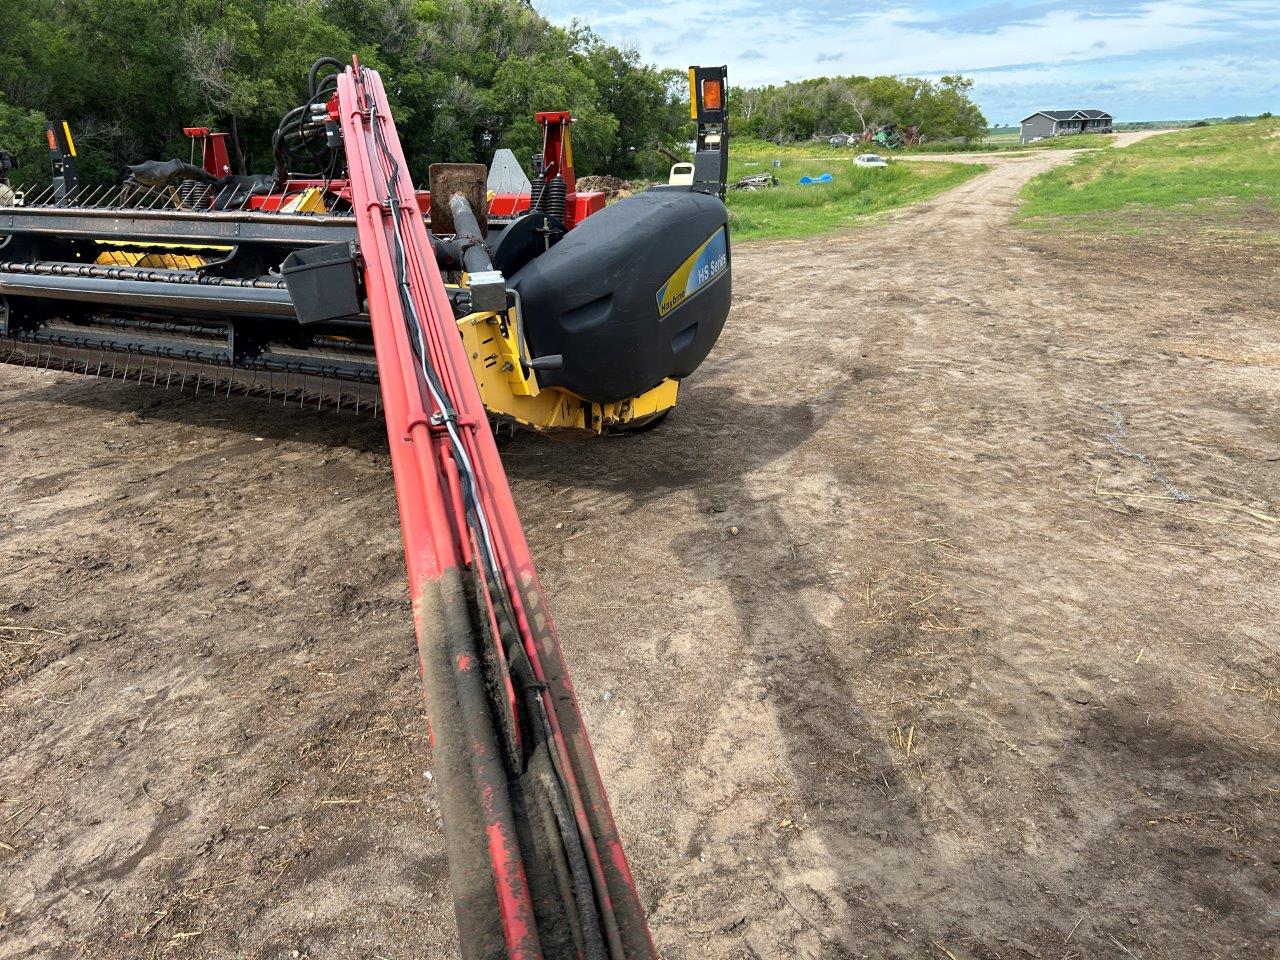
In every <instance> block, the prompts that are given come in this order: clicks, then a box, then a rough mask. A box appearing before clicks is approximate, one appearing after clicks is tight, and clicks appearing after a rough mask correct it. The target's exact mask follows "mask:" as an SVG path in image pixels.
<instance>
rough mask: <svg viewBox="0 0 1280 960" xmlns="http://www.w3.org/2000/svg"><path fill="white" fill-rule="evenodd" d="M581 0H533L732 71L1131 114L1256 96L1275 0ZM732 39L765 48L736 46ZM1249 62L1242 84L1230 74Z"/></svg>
mask: <svg viewBox="0 0 1280 960" xmlns="http://www.w3.org/2000/svg"><path fill="white" fill-rule="evenodd" d="M580 2H581V0H544V2H542V3H539V4H538V5H539V8H540V9H541V10H542V11H543V12H544V14H546V15H548V16H550V17H551V19H553V20H557V21H560V22H567V21H568V20H569V19H572V18H575V17H576V18H577V19H580V20H582V21H584V22H586V23H588V24H590V25H591V26H592V27H593V28H594V29H595V30H596V31H597V32H599V33H601V34H603V35H604V36H606V37H608V38H609V39H610V40H613V41H614V42H629V43H631V44H632V45H634V46H636V47H637V48H638V49H639V50H640V52H641V54H642V55H643V56H644V57H645V58H646V59H650V60H653V61H656V62H658V63H660V64H662V65H663V66H675V67H684V66H687V65H688V64H690V63H713V62H714V63H722V62H726V61H727V62H728V63H729V65H730V76H731V77H732V78H733V81H734V82H735V83H737V84H742V85H754V84H760V83H782V82H785V81H787V80H794V79H801V78H803V77H807V76H818V75H821V74H824V73H832V72H841V73H850V72H857V73H862V74H879V73H889V74H914V75H918V76H937V75H940V74H942V73H950V72H957V73H965V74H967V75H970V76H973V77H974V78H975V79H976V80H977V84H978V85H977V88H976V92H977V94H978V97H979V102H980V103H982V104H983V106H984V108H985V109H986V110H987V112H988V113H989V114H993V115H994V114H995V113H1004V112H1007V111H1009V110H1014V111H1015V112H1016V110H1017V107H1016V106H1015V104H1016V103H1017V102H1019V101H1020V100H1025V101H1027V102H1028V103H1029V109H1035V108H1037V107H1040V106H1044V105H1046V104H1045V103H1044V102H1039V100H1038V99H1037V100H1036V102H1030V101H1031V100H1032V99H1034V98H1039V97H1050V98H1051V99H1054V98H1057V97H1065V96H1068V95H1069V94H1070V93H1071V92H1072V90H1078V89H1081V88H1085V89H1087V88H1090V87H1097V86H1104V85H1108V84H1111V85H1114V86H1113V88H1112V89H1113V90H1114V91H1119V92H1120V93H1123V94H1124V97H1123V99H1124V100H1125V102H1126V103H1127V104H1128V106H1127V108H1126V109H1123V110H1122V109H1120V108H1116V107H1109V109H1112V110H1113V112H1116V113H1117V115H1120V116H1131V117H1134V118H1137V115H1138V114H1139V113H1141V114H1144V115H1145V116H1148V117H1154V116H1161V115H1166V116H1172V115H1171V114H1165V113H1162V111H1163V110H1167V109H1173V108H1174V107H1175V106H1177V107H1180V108H1185V109H1190V108H1191V107H1192V106H1193V105H1194V104H1196V103H1203V104H1204V105H1205V106H1206V107H1208V106H1209V105H1210V104H1211V103H1216V102H1217V100H1222V99H1223V98H1226V97H1228V96H1230V97H1239V96H1243V97H1244V98H1245V99H1248V98H1249V97H1250V96H1252V97H1254V98H1255V99H1256V98H1258V97H1266V96H1268V94H1267V93H1266V92H1265V88H1266V86H1267V85H1266V84H1261V85H1259V83H1258V81H1259V79H1260V78H1261V77H1264V76H1268V75H1270V76H1275V75H1276V74H1275V73H1274V72H1272V73H1271V74H1267V73H1264V72H1262V71H1264V70H1268V69H1270V70H1272V71H1274V69H1275V67H1276V65H1277V58H1278V55H1276V54H1271V53H1270V51H1273V50H1280V0H1150V2H1147V3H1141V4H1123V3H1117V4H1114V5H1110V4H1101V5H1100V4H1098V3H1097V2H1087V0H1081V2H1077V3H1072V2H1070V0H1059V2H1054V0H1049V2H1038V3H1033V4H1031V5H1029V6H1028V5H1025V4H1024V5H1022V6H1012V5H1010V4H1007V3H1005V4H998V5H992V6H990V7H987V8H977V9H974V8H972V7H970V8H968V9H965V10H962V11H959V16H957V15H956V14H957V11H955V10H954V9H953V8H952V5H948V4H944V3H943V2H941V0H936V2H933V3H926V2H923V0H921V2H915V3H896V4H892V5H883V6H880V5H872V4H863V5H861V6H860V7H858V8H854V7H852V5H850V4H849V3H848V2H847V0H846V2H839V0H814V2H811V3H806V4H804V5H793V6H791V7H789V8H786V9H783V10H779V9H778V8H777V7H774V6H766V5H765V4H764V2H763V0H725V2H724V3H722V4H716V5H710V4H708V5H701V4H700V5H697V6H691V5H690V4H688V3H687V2H676V0H652V2H648V3H644V4H640V5H628V6H622V5H620V4H619V5H614V6H609V5H608V3H606V4H605V5H603V6H599V7H578V5H577V4H578V3H580ZM961 21H963V22H961ZM1233 48H1238V49H1240V50H1241V53H1240V55H1239V56H1238V57H1237V59H1238V60H1239V59H1243V60H1244V61H1245V63H1243V64H1241V65H1239V66H1237V67H1235V68H1228V69H1226V70H1223V69H1222V65H1223V52H1224V50H1230V49H1233ZM1268 48H1269V49H1268ZM742 50H750V51H752V52H753V53H754V52H758V53H760V54H762V55H763V56H762V57H760V58H749V59H735V57H736V55H737V54H739V52H740V51H742ZM841 55H842V56H841ZM837 57H840V59H835V58H837ZM1250 73H1252V74H1253V79H1254V88H1253V91H1252V92H1251V91H1250V90H1249V89H1248V88H1247V87H1245V86H1242V84H1241V81H1242V80H1244V79H1245V78H1247V76H1248V74H1250ZM1260 87H1261V89H1260ZM1019 90H1022V91H1024V93H1025V96H1024V95H1023V94H1020V93H1019ZM1134 94H1139V95H1140V96H1138V97H1137V98H1136V99H1135V97H1134V96H1133V95H1134ZM1215 98H1216V99H1215ZM1144 104H1145V105H1146V107H1147V109H1143V106H1144ZM1277 106H1280V104H1278V105H1277ZM1241 109H1245V107H1241ZM1205 112H1214V111H1213V110H1212V109H1208V110H1206V111H1205ZM1178 115H1181V114H1178ZM999 119H1005V118H1004V117H1000V118H999Z"/></svg>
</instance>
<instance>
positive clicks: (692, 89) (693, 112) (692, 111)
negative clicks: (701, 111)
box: [689, 67, 698, 120]
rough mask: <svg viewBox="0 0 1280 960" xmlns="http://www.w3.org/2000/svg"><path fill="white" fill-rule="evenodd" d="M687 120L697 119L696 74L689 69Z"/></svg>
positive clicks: (692, 69) (691, 68) (693, 70)
mask: <svg viewBox="0 0 1280 960" xmlns="http://www.w3.org/2000/svg"><path fill="white" fill-rule="evenodd" d="M689 119H690V120H697V119H698V72H697V71H696V70H695V69H694V68H693V67H690V68H689Z"/></svg>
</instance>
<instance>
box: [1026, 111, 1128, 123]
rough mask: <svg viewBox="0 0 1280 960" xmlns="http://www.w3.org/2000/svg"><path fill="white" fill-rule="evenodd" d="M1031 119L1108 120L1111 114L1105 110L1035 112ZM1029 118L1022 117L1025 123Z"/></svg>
mask: <svg viewBox="0 0 1280 960" xmlns="http://www.w3.org/2000/svg"><path fill="white" fill-rule="evenodd" d="M1031 117H1048V118H1049V119H1050V120H1110V119H1112V117H1111V114H1109V113H1107V112H1106V111H1105V110H1037V111H1036V112H1035V113H1033V114H1031ZM1031 117H1023V118H1022V122H1023V123H1026V122H1027V121H1028V120H1030V119H1031Z"/></svg>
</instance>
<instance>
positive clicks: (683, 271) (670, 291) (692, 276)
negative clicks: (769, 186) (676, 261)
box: [658, 227, 729, 317]
mask: <svg viewBox="0 0 1280 960" xmlns="http://www.w3.org/2000/svg"><path fill="white" fill-rule="evenodd" d="M728 266H729V244H728V241H727V240H726V238H725V232H724V227H721V228H720V229H719V230H717V231H716V232H715V233H713V234H712V235H711V236H710V238H709V239H708V240H707V242H706V243H704V244H703V245H702V246H700V247H699V248H698V249H697V250H695V251H694V252H693V255H692V256H690V257H689V259H688V260H686V261H685V262H684V263H682V264H681V265H680V269H679V270H677V271H676V272H675V273H673V274H672V275H671V279H670V280H668V281H667V282H666V283H664V284H663V285H662V287H661V288H660V289H659V290H658V316H660V317H665V316H666V315H667V314H668V313H670V312H671V311H672V310H674V309H675V308H676V307H678V306H680V304H682V303H684V302H685V301H686V300H688V299H689V298H690V297H692V296H693V295H694V294H696V293H697V292H698V291H699V290H702V289H703V288H704V287H706V286H707V285H708V284H710V283H711V281H713V280H715V279H716V278H717V277H719V276H720V275H721V274H723V273H724V272H725V269H726V268H727V267H728Z"/></svg>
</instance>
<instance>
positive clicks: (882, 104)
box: [729, 76, 987, 143]
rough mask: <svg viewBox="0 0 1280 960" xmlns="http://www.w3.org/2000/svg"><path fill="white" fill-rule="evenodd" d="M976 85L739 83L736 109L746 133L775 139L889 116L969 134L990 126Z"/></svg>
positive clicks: (944, 133) (880, 121) (952, 81)
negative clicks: (974, 94) (974, 92)
mask: <svg viewBox="0 0 1280 960" xmlns="http://www.w3.org/2000/svg"><path fill="white" fill-rule="evenodd" d="M972 89H973V81H972V80H969V79H967V78H966V77H960V76H945V77H942V78H941V79H940V80H937V81H934V80H925V79H921V78H919V77H889V76H879V77H817V78H815V79H812V80H800V81H796V82H794V83H786V84H783V85H782V86H767V87H751V88H745V89H735V90H733V91H732V95H731V96H730V98H729V110H730V119H731V121H732V122H733V123H734V124H735V126H734V127H733V129H734V130H735V131H736V132H737V133H738V134H739V135H746V136H751V137H757V138H759V139H762V140H772V141H773V142H775V143H791V142H794V141H797V140H810V139H813V138H814V137H823V136H829V135H831V134H836V133H854V134H861V133H863V132H864V131H867V130H875V129H879V128H881V127H884V126H887V125H889V124H894V125H896V126H898V127H899V128H903V129H905V128H907V127H916V128H918V132H919V134H920V136H922V137H923V138H925V139H926V140H934V141H936V140H952V139H959V140H965V141H968V140H973V139H978V138H980V137H982V135H983V134H984V133H985V132H986V129H987V118H986V117H984V116H983V115H982V111H981V110H980V109H978V105H977V104H976V103H974V102H973V99H972V97H971V96H970V93H971V91H972Z"/></svg>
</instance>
